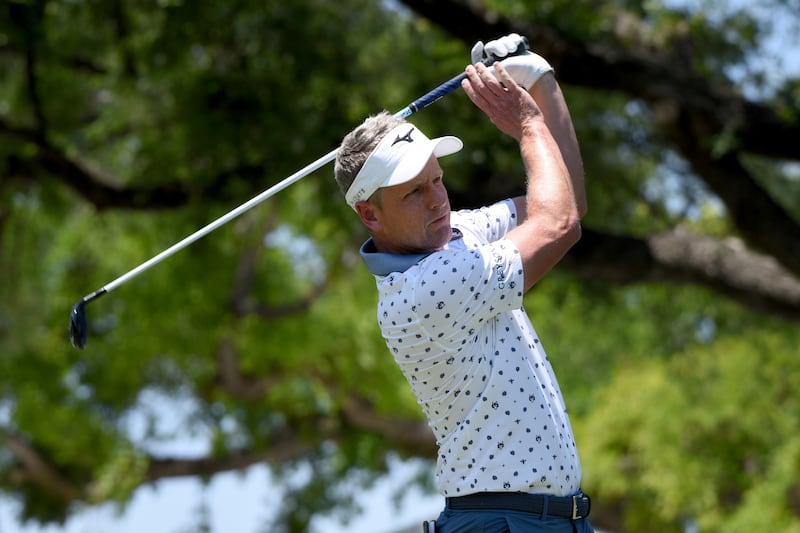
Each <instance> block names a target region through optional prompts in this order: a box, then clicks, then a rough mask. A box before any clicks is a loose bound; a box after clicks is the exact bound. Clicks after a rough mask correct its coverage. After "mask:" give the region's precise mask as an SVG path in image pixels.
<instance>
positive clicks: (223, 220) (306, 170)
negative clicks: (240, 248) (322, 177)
mask: <svg viewBox="0 0 800 533" xmlns="http://www.w3.org/2000/svg"><path fill="white" fill-rule="evenodd" d="M336 152H338V148H337V149H336V150H333V151H331V152H329V153H327V154H326V155H324V156H322V157H320V158H319V159H317V160H316V161H314V162H313V163H310V164H308V165H306V166H305V167H303V168H301V169H300V170H298V171H297V172H295V173H294V174H292V175H291V176H289V177H288V178H285V179H284V180H283V181H281V182H279V183H276V184H275V185H273V186H272V187H270V188H269V189H267V190H266V191H264V192H262V193H261V194H259V195H258V196H254V197H253V198H251V199H250V200H248V201H247V202H245V203H243V204H242V205H240V206H239V207H237V208H236V209H234V210H232V211H229V212H228V213H226V214H224V215H222V216H221V217H219V218H218V219H216V220H214V221H213V222H210V223H209V224H207V225H205V226H203V227H202V228H200V229H199V230H197V231H196V232H194V233H192V234H191V235H189V236H188V237H186V238H184V239H183V240H181V241H178V242H176V243H175V244H173V245H172V246H170V247H169V248H167V249H166V250H164V251H163V252H161V253H160V254H158V255H156V256H154V257H152V258H151V259H148V260H147V261H145V262H144V263H142V264H141V265H139V266H137V267H136V268H134V269H131V270H130V271H128V272H126V273H125V274H123V275H121V276H120V277H118V278H117V279H115V280H114V281H112V282H111V283H108V284H107V285H105V286H104V287H103V289H101V290H104V291H105V292H110V291H112V290H114V289H115V288H117V287H119V286H120V285H122V284H123V283H125V282H126V281H128V280H129V279H131V278H133V277H135V276H137V275H139V274H141V273H142V272H144V271H145V270H147V269H149V268H150V267H152V266H155V265H157V264H158V263H160V262H161V261H163V260H164V259H166V258H168V257H169V256H171V255H173V254H175V253H176V252H178V251H180V250H182V249H184V248H186V247H187V246H189V245H190V244H192V243H193V242H195V241H196V240H198V239H200V238H202V237H205V236H206V235H208V234H209V233H211V232H212V231H214V230H215V229H217V228H219V227H220V226H223V225H225V224H227V223H228V222H230V221H231V220H233V219H234V218H236V217H238V216H240V215H242V214H243V213H245V212H246V211H249V210H250V209H252V208H253V207H255V206H257V205H258V204H260V203H261V202H263V201H265V200H266V199H267V198H270V197H271V196H274V195H275V194H277V193H279V192H280V191H282V190H283V189H285V188H286V187H288V186H289V185H292V184H293V183H295V182H297V181H299V180H301V179H302V178H304V177H305V176H307V175H309V174H311V173H312V172H314V171H315V170H317V169H319V168H320V167H323V166H325V165H327V164H328V163H330V162H331V161H333V160H334V159H335V158H336Z"/></svg>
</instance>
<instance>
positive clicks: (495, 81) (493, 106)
mask: <svg viewBox="0 0 800 533" xmlns="http://www.w3.org/2000/svg"><path fill="white" fill-rule="evenodd" d="M461 87H462V88H463V89H464V92H465V93H467V96H469V98H470V100H472V102H473V103H474V104H475V105H476V106H478V108H479V109H480V110H481V111H483V112H484V113H486V115H487V116H488V117H489V119H490V120H491V121H492V122H493V123H494V125H495V126H496V127H497V129H499V130H500V131H502V132H503V133H505V134H506V135H510V136H511V137H513V138H514V139H516V140H517V141H518V142H519V141H520V139H521V138H522V135H523V132H524V130H525V129H526V128H527V127H529V125H530V124H531V122H536V121H538V122H542V124H544V122H543V119H542V114H541V111H540V110H539V107H538V106H537V105H536V102H535V101H534V99H533V97H532V96H531V95H530V93H528V91H526V90H525V89H523V88H522V87H520V86H519V85H517V84H516V83H515V80H514V79H512V78H511V76H510V74H509V72H508V71H507V70H506V68H505V63H497V65H496V70H495V69H494V68H492V69H489V67H487V66H486V65H484V64H483V63H477V64H476V65H475V66H472V65H469V66H467V77H466V78H465V79H464V80H463V81H462V82H461Z"/></svg>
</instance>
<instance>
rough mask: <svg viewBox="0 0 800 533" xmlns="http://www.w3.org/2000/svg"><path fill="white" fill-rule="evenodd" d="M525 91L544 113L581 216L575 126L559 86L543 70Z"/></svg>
mask: <svg viewBox="0 0 800 533" xmlns="http://www.w3.org/2000/svg"><path fill="white" fill-rule="evenodd" d="M529 92H530V94H531V96H533V99H534V100H536V103H537V105H538V106H539V109H540V110H541V112H542V115H543V116H544V120H545V124H547V128H548V129H549V130H550V133H551V134H552V136H553V138H554V139H555V141H556V144H557V145H558V148H559V151H560V152H561V156H562V158H563V159H564V164H565V165H566V167H567V171H568V172H569V177H570V180H571V181H572V189H573V192H574V195H575V205H576V207H577V209H578V214H579V216H581V217H583V215H584V214H586V210H587V204H586V190H585V187H584V177H583V176H584V174H583V160H582V159H581V152H580V148H579V146H578V139H577V136H576V135H575V128H574V126H573V125H572V117H571V116H570V114H569V109H568V108H567V103H566V100H565V99H564V95H563V93H562V92H561V88H560V87H559V85H558V82H557V81H556V79H555V77H554V76H553V75H552V74H545V75H543V76H542V77H541V79H540V80H539V81H538V82H536V84H534V86H533V87H531V89H530V91H529Z"/></svg>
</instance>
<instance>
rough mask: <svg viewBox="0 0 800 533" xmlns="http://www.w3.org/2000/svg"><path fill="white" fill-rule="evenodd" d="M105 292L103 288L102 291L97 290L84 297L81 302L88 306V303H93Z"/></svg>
mask: <svg viewBox="0 0 800 533" xmlns="http://www.w3.org/2000/svg"><path fill="white" fill-rule="evenodd" d="M107 292H108V291H107V290H106V288H105V287H103V288H102V289H97V290H96V291H94V292H93V293H91V294H87V295H86V296H84V297H83V299H82V300H81V301H82V302H83V303H84V304H88V303H89V302H93V301H95V300H97V299H98V298H100V297H101V296H103V295H104V294H105V293H107Z"/></svg>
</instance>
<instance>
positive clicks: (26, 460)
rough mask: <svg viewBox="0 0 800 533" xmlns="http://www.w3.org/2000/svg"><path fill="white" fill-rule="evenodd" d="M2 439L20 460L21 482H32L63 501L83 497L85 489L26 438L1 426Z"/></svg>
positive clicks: (0, 436) (19, 474) (19, 476)
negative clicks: (77, 485) (62, 472)
mask: <svg viewBox="0 0 800 533" xmlns="http://www.w3.org/2000/svg"><path fill="white" fill-rule="evenodd" d="M0 440H2V441H3V442H4V443H5V445H6V446H7V447H8V449H9V451H11V453H12V454H14V456H15V457H16V458H17V459H18V460H19V462H20V464H21V469H20V470H18V472H17V476H16V477H17V482H18V483H19V484H25V483H31V484H33V485H36V486H37V487H38V488H39V489H40V490H42V491H43V492H46V493H49V494H52V495H53V496H55V497H57V498H58V499H59V500H61V501H63V502H71V501H73V500H78V499H81V498H82V497H83V491H81V490H80V489H79V488H78V487H76V486H75V485H73V484H72V483H70V482H69V480H68V479H67V478H65V477H64V476H62V475H61V473H60V472H59V471H58V468H56V466H55V465H53V464H52V463H51V462H50V461H49V460H48V459H47V458H46V457H44V456H43V455H42V454H41V453H40V452H39V450H37V449H36V447H34V446H33V445H32V444H31V443H29V442H27V441H26V440H24V439H22V438H20V437H17V436H16V435H13V434H12V433H11V432H9V431H7V430H5V429H3V428H0Z"/></svg>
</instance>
